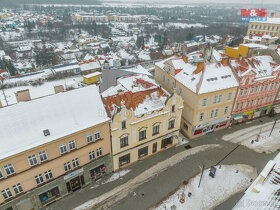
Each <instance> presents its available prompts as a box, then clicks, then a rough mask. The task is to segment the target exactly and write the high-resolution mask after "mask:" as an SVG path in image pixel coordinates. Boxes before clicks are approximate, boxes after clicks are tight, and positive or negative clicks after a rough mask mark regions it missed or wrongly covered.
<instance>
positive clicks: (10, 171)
mask: <svg viewBox="0 0 280 210" xmlns="http://www.w3.org/2000/svg"><path fill="white" fill-rule="evenodd" d="M4 170H5V172H6V174H7V176H10V175H12V174H14V173H15V169H14V166H13V165H12V164H8V165H5V166H4Z"/></svg>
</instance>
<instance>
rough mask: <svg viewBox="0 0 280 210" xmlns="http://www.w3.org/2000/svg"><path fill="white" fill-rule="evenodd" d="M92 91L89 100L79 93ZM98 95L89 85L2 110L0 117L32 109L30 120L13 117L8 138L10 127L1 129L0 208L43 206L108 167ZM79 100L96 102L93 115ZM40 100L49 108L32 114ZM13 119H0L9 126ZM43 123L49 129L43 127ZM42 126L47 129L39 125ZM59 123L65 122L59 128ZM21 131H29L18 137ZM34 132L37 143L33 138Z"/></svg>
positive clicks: (106, 124) (23, 209) (106, 128)
mask: <svg viewBox="0 0 280 210" xmlns="http://www.w3.org/2000/svg"><path fill="white" fill-rule="evenodd" d="M90 94H93V95H95V94H98V95H96V96H94V97H93V98H92V99H90V100H88V99H85V97H82V96H83V95H84V96H85V95H86V96H87V97H90V96H91V95H90ZM98 96H99V92H98V89H97V88H96V87H93V86H90V87H85V88H81V89H79V90H72V91H69V92H64V93H58V94H55V95H52V96H48V97H44V98H41V99H37V100H34V101H29V102H24V103H20V104H16V105H13V106H10V107H4V108H1V109H0V116H1V119H3V118H5V115H6V114H9V112H11V113H14V112H17V111H18V110H21V111H22V112H23V113H20V112H17V113H18V114H19V116H23V115H25V114H24V113H26V112H28V110H29V112H30V110H31V112H33V113H34V112H35V114H34V115H33V114H31V113H29V114H28V115H29V116H30V118H31V119H30V120H28V119H26V118H23V119H24V122H25V123H22V124H20V119H21V118H19V117H16V118H17V124H16V123H15V124H13V126H14V127H15V129H16V130H17V133H16V134H11V133H10V138H6V137H7V136H8V135H6V134H8V131H3V130H2V131H1V137H2V138H1V141H2V142H6V143H5V146H1V153H0V192H1V194H0V209H9V208H10V209H17V210H31V209H41V208H43V207H45V206H46V205H48V204H49V203H51V202H54V201H56V200H58V199H61V198H63V197H64V196H66V195H67V194H69V193H72V192H74V191H76V190H78V189H79V188H81V187H84V186H86V185H87V184H89V183H91V182H92V181H94V180H95V179H96V178H99V177H100V176H102V175H103V173H105V172H106V173H110V172H111V171H112V158H111V142H110V122H109V121H110V119H109V118H108V117H106V115H105V117H104V119H103V120H99V119H101V118H98V115H100V110H101V108H102V107H103V103H102V101H101V97H100V96H99V99H98ZM82 98H84V100H87V103H88V105H90V104H91V105H92V106H93V109H94V106H95V105H97V106H96V109H99V111H93V112H95V114H93V113H90V112H91V111H92V110H93V109H92V107H90V108H91V109H88V110H87V108H86V107H85V106H83V108H82V107H78V106H79V104H80V101H81V99H82ZM71 99H72V101H71ZM61 100H62V101H64V100H67V101H68V102H69V103H71V104H72V105H70V107H71V106H73V107H76V110H75V109H72V108H69V106H68V108H67V106H64V105H63V103H62V102H61ZM42 104H44V105H45V106H47V108H45V109H40V110H41V112H43V113H41V114H38V115H36V113H37V112H36V111H35V110H36V109H35V107H37V106H39V107H42V106H43V105H42ZM98 104H99V105H100V107H98V106H99V105H98ZM58 107H60V108H58ZM88 107H89V106H88ZM38 110H39V108H38ZM46 110H48V111H46ZM51 110H55V111H53V112H52V111H51ZM59 110H60V111H59ZM62 110H64V111H62ZM78 110H79V111H78ZM86 110H87V111H86ZM56 111H59V112H56ZM44 112H45V113H44ZM64 112H67V113H68V114H65V113H64ZM105 113H106V111H105V109H104V107H103V114H105ZM83 115H84V117H83ZM94 115H96V117H95V118H94ZM44 116H45V117H44ZM61 116H63V118H61ZM71 116H74V117H71ZM87 117H89V118H93V120H92V123H89V124H83V123H84V122H85V120H84V119H85V118H87ZM45 118H48V119H47V121H46V120H45ZM11 121H12V120H11ZM11 121H7V120H6V121H5V122H4V123H7V124H8V125H7V126H9V125H10V123H11ZM38 122H40V123H38ZM46 122H49V124H48V123H46ZM47 124H48V127H44V126H47ZM42 125H43V127H44V128H45V129H46V128H49V129H46V130H44V131H43V130H41V129H38V128H39V127H40V126H42ZM57 125H64V128H63V130H62V129H61V128H59V127H57ZM52 126H53V127H52ZM1 127H4V125H3V124H1ZM29 128H32V129H33V130H30V129H29ZM22 131H23V132H26V133H28V135H25V136H24V135H21V134H22ZM5 133H6V134H5ZM17 135H19V136H21V139H20V140H21V141H20V142H18V143H17V145H14V146H13V147H12V148H10V145H12V144H13V143H12V141H14V140H13V139H14V137H15V136H17ZM37 135H38V138H36V141H32V139H33V137H35V136H37ZM39 136H41V137H39ZM9 141H10V143H9ZM2 145H3V144H2Z"/></svg>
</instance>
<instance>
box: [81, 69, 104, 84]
mask: <svg viewBox="0 0 280 210" xmlns="http://www.w3.org/2000/svg"><path fill="white" fill-rule="evenodd" d="M101 75H102V73H101V72H99V71H97V72H94V73H91V74H87V75H84V76H83V80H84V83H85V84H87V85H91V84H96V83H99V82H100V80H101Z"/></svg>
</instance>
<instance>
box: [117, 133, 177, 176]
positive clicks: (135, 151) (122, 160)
mask: <svg viewBox="0 0 280 210" xmlns="http://www.w3.org/2000/svg"><path fill="white" fill-rule="evenodd" d="M178 136H179V130H177V131H174V132H172V133H170V134H167V135H164V136H161V137H158V138H155V139H152V140H148V141H146V142H144V143H142V144H139V145H137V146H135V147H133V148H129V149H127V150H125V151H123V152H120V153H118V154H115V155H113V165H114V171H117V170H119V169H120V168H124V167H126V166H128V165H130V164H132V163H134V162H137V161H139V160H142V159H143V158H146V157H148V156H150V155H153V154H155V153H157V152H159V151H162V150H164V149H166V148H169V147H172V146H174V145H176V144H177V143H178Z"/></svg>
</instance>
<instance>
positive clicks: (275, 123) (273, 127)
mask: <svg viewBox="0 0 280 210" xmlns="http://www.w3.org/2000/svg"><path fill="white" fill-rule="evenodd" d="M276 121H277V118H276V119H275V121H274V124H273V126H272V129H271V131H270V134H269V137H270V136H271V133H272V131H273V129H274V127H275V124H276Z"/></svg>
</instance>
